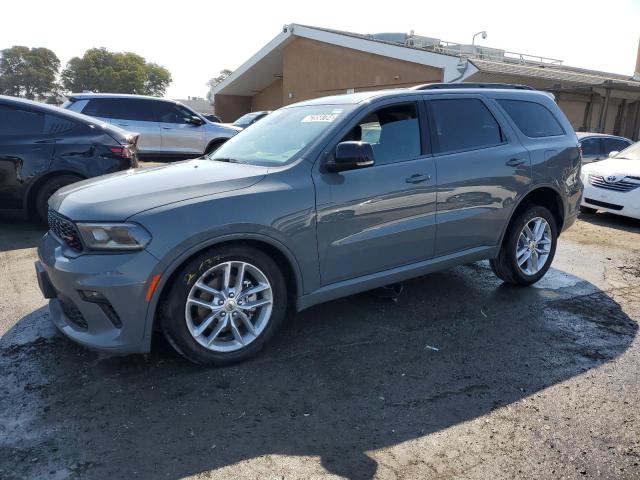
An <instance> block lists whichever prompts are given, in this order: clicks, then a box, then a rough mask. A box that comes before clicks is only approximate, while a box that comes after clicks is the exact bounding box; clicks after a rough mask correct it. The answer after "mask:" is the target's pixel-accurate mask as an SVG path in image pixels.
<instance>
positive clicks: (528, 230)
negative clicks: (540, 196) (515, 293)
mask: <svg viewBox="0 0 640 480" xmlns="http://www.w3.org/2000/svg"><path fill="white" fill-rule="evenodd" d="M557 242H558V227H557V225H556V221H555V218H554V217H553V215H552V214H551V212H550V211H549V210H548V209H547V208H545V207H542V206H539V205H531V206H529V207H528V208H526V209H525V210H524V211H523V212H521V213H520V214H519V215H518V216H517V217H516V218H515V219H514V220H513V221H512V222H511V225H510V226H509V230H508V231H507V233H506V235H505V238H504V241H503V242H502V247H501V249H500V253H499V254H498V257H497V258H494V259H491V261H490V264H491V269H492V270H493V273H495V274H496V276H497V277H498V278H500V279H501V280H502V281H504V282H505V283H509V284H512V285H521V286H528V285H532V284H534V283H536V282H537V281H538V280H540V279H541V278H542V277H543V276H544V275H545V274H546V273H547V271H548V270H549V268H550V267H551V263H552V262H553V258H554V256H555V253H556V245H557Z"/></svg>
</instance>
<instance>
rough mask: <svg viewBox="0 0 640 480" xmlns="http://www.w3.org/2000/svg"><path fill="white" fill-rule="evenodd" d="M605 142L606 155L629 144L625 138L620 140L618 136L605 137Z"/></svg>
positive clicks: (604, 152)
mask: <svg viewBox="0 0 640 480" xmlns="http://www.w3.org/2000/svg"><path fill="white" fill-rule="evenodd" d="M602 141H603V143H604V150H603V152H602V153H603V154H604V155H609V152H620V151H622V150H624V149H625V148H627V147H628V146H629V144H628V143H627V142H625V141H624V140H620V139H618V138H603V139H602Z"/></svg>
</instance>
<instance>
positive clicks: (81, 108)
mask: <svg viewBox="0 0 640 480" xmlns="http://www.w3.org/2000/svg"><path fill="white" fill-rule="evenodd" d="M62 106H63V108H67V109H69V110H73V111H76V112H79V113H83V114H85V115H89V116H91V117H96V118H99V119H101V120H103V121H105V122H108V123H112V124H113V125H116V126H118V127H120V128H122V129H124V130H128V131H130V132H135V133H138V134H139V135H140V137H139V139H138V155H139V157H140V158H141V159H143V160H144V159H154V160H176V159H184V158H193V157H198V156H200V155H202V154H205V153H210V152H213V151H214V150H215V149H216V148H218V147H219V146H220V145H222V144H223V143H224V142H225V141H227V140H228V139H229V138H231V137H233V136H234V135H235V134H236V133H238V131H240V130H241V128H236V127H233V126H225V125H220V124H219V123H215V122H212V121H210V120H208V119H207V118H206V117H205V116H204V115H201V114H199V113H196V112H194V111H193V110H191V109H190V108H188V107H186V106H184V105H182V104H181V103H180V102H175V101H173V100H167V99H164V98H157V97H147V96H143V95H122V94H110V93H108V94H107V93H79V94H75V93H74V94H71V95H70V96H69V100H68V101H67V102H65V103H64V104H63V105H62Z"/></svg>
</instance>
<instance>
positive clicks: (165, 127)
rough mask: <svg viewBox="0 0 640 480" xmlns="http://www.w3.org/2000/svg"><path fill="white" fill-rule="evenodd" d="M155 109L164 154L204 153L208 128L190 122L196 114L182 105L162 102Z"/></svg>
mask: <svg viewBox="0 0 640 480" xmlns="http://www.w3.org/2000/svg"><path fill="white" fill-rule="evenodd" d="M155 109H156V116H157V117H156V118H157V119H158V125H160V129H161V132H162V149H163V151H164V152H166V153H175V154H180V155H182V154H193V155H201V154H202V153H203V152H204V148H205V130H206V126H205V124H204V123H203V124H202V125H194V124H193V123H191V122H190V121H189V120H190V119H191V117H192V116H194V115H195V113H193V112H192V111H191V110H189V109H187V108H185V107H183V106H182V105H178V104H175V103H171V102H162V101H157V102H155Z"/></svg>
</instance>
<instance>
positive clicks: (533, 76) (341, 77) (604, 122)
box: [211, 24, 640, 139]
mask: <svg viewBox="0 0 640 480" xmlns="http://www.w3.org/2000/svg"><path fill="white" fill-rule="evenodd" d="M636 70H637V71H640V52H639V55H638V66H637V67H636ZM432 82H488V83H493V82H496V83H520V84H524V85H529V86H532V87H534V88H537V89H542V90H546V91H549V92H552V93H553V94H554V95H555V96H556V100H557V101H558V104H559V105H560V107H561V108H562V110H563V111H564V112H565V114H566V115H567V117H568V118H569V120H570V121H571V123H572V124H573V126H574V128H575V129H576V130H583V131H584V130H588V131H596V132H605V133H615V134H618V135H623V136H626V137H629V138H633V139H638V137H639V129H640V73H637V74H636V75H635V76H634V77H628V76H624V75H617V74H613V73H606V72H598V71H593V70H586V69H581V68H574V67H568V66H565V65H563V62H562V61H561V60H557V59H551V58H544V57H536V56H532V55H526V54H520V53H514V52H508V51H505V50H500V49H496V48H488V47H482V46H477V45H465V44H459V43H451V42H445V41H442V40H440V39H437V38H430V37H422V36H417V35H414V34H413V32H412V33H410V34H403V33H382V34H375V35H360V34H355V33H350V32H342V31H336V30H329V29H325V28H317V27H309V26H305V25H297V24H290V25H285V27H284V28H283V30H282V32H281V33H280V34H278V35H277V36H276V37H275V38H274V39H273V40H271V42H269V43H268V44H267V45H265V46H264V47H263V48H262V49H261V50H260V51H258V52H257V53H256V54H255V55H253V56H252V57H251V58H249V59H248V60H247V61H246V62H245V63H243V64H242V65H241V66H240V67H239V68H238V69H237V70H235V71H234V72H233V73H232V74H231V75H230V76H229V77H227V78H226V79H224V80H223V81H222V82H221V83H219V84H218V85H216V86H215V87H214V88H213V89H212V92H211V93H212V94H213V98H214V104H215V111H216V114H217V115H219V116H221V117H222V119H223V120H224V121H233V120H235V119H236V118H238V117H240V116H241V115H243V114H245V113H247V112H250V111H257V110H274V109H277V108H279V107H282V106H284V105H288V104H291V103H295V102H299V101H302V100H306V99H309V98H316V97H321V96H325V95H334V94H340V93H349V92H353V91H363V90H376V89H385V88H401V87H410V86H413V85H418V84H423V83H432Z"/></svg>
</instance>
